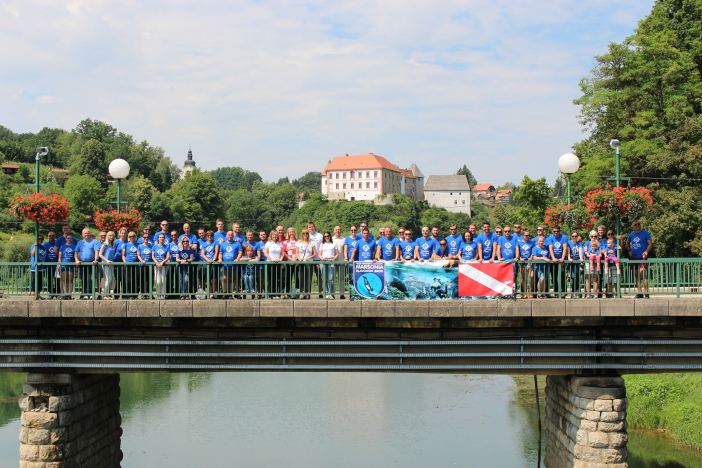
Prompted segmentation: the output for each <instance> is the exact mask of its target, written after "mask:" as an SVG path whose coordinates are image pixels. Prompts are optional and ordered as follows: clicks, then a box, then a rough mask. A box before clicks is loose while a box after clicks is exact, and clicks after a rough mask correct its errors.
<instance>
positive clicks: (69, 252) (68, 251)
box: [59, 244, 76, 263]
mask: <svg viewBox="0 0 702 468" xmlns="http://www.w3.org/2000/svg"><path fill="white" fill-rule="evenodd" d="M75 251H76V250H75V246H74V245H73V244H63V245H62V246H61V247H60V248H59V252H60V253H61V263H73V261H74V258H73V254H74V253H75Z"/></svg>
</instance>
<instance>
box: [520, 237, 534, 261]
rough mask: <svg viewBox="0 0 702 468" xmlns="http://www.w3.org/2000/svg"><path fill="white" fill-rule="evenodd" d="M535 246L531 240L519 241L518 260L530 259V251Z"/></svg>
mask: <svg viewBox="0 0 702 468" xmlns="http://www.w3.org/2000/svg"><path fill="white" fill-rule="evenodd" d="M535 245H536V242H534V240H533V239H529V240H528V241H527V240H524V238H522V240H520V241H519V258H520V259H522V260H529V259H530V258H531V251H532V249H533V248H534V246H535Z"/></svg>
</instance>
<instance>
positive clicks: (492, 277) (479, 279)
mask: <svg viewBox="0 0 702 468" xmlns="http://www.w3.org/2000/svg"><path fill="white" fill-rule="evenodd" d="M513 294H514V266H513V265H512V264H511V263H461V264H460V265H458V295H459V296H511V295H513Z"/></svg>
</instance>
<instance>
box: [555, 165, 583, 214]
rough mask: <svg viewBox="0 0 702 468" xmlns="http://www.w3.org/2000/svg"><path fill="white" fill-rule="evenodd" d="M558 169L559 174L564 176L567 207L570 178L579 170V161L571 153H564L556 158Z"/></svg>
mask: <svg viewBox="0 0 702 468" xmlns="http://www.w3.org/2000/svg"><path fill="white" fill-rule="evenodd" d="M558 169H560V171H561V174H565V176H566V185H567V193H568V205H570V176H572V175H573V174H575V173H576V172H577V170H578V169H580V159H578V157H577V156H576V155H574V154H573V153H566V154H564V155H563V156H561V157H560V158H558Z"/></svg>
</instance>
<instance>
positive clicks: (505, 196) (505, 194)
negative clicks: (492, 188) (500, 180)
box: [495, 189, 512, 205]
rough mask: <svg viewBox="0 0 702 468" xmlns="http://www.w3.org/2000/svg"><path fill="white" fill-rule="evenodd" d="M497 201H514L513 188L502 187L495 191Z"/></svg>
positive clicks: (504, 202) (505, 202)
mask: <svg viewBox="0 0 702 468" xmlns="http://www.w3.org/2000/svg"><path fill="white" fill-rule="evenodd" d="M495 201H498V202H500V203H503V204H505V205H506V204H507V203H509V202H510V201H512V189H501V190H498V191H497V192H496V193H495Z"/></svg>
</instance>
